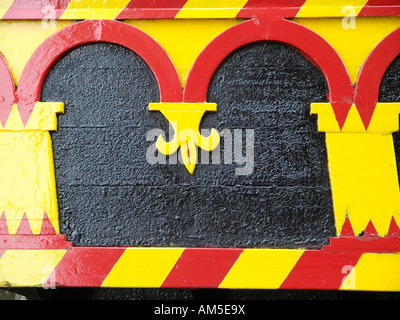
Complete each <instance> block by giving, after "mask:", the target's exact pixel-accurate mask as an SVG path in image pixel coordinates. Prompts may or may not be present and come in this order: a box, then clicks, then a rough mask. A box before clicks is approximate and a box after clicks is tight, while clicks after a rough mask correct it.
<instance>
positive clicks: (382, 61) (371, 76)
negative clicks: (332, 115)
mask: <svg viewBox="0 0 400 320" xmlns="http://www.w3.org/2000/svg"><path fill="white" fill-rule="evenodd" d="M399 54H400V28H398V29H396V30H394V31H393V32H391V33H389V34H388V35H387V36H386V37H385V38H383V39H382V40H381V41H380V42H379V43H378V44H377V45H376V47H375V48H374V49H373V50H372V51H371V52H370V54H369V55H368V57H367V59H366V60H365V61H364V63H363V65H362V67H361V69H360V72H359V73H358V79H357V84H356V89H355V97H354V100H355V105H356V107H357V110H358V112H359V114H360V117H361V119H362V121H363V123H364V126H365V128H368V126H369V124H370V122H371V119H372V115H373V113H374V110H375V106H376V103H377V102H378V97H379V89H380V86H381V82H382V78H383V76H384V74H385V72H386V70H387V68H388V67H389V66H390V64H391V63H392V62H393V60H394V59H396V57H397V56H398V55H399Z"/></svg>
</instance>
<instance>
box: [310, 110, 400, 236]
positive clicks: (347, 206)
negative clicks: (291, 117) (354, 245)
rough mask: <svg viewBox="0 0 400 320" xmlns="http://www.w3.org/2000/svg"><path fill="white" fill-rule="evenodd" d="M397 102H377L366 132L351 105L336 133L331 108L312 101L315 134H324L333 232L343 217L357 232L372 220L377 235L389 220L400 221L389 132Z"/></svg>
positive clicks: (395, 123) (393, 126) (394, 125)
mask: <svg viewBox="0 0 400 320" xmlns="http://www.w3.org/2000/svg"><path fill="white" fill-rule="evenodd" d="M399 112H400V103H378V104H377V108H376V112H375V113H374V116H373V117H372V120H371V125H370V127H368V130H365V128H364V126H363V124H362V122H361V118H360V116H359V114H358V112H357V109H356V108H355V106H354V105H353V106H352V108H351V109H350V112H349V116H348V117H347V120H346V122H345V125H344V126H343V130H340V129H339V126H338V125H337V122H336V120H335V117H334V114H333V110H332V106H331V105H330V104H329V103H314V104H312V107H311V113H315V114H318V128H319V131H322V132H326V147H327V153H328V165H329V173H330V178H331V186H332V196H333V206H334V211H335V223H336V230H337V233H338V234H340V231H341V228H342V226H343V223H344V221H345V218H346V215H347V216H348V217H349V219H350V222H351V224H352V226H353V229H354V232H355V233H356V234H360V233H361V232H362V231H363V230H364V229H365V227H366V225H367V224H368V222H369V221H370V220H371V221H372V222H373V224H374V226H375V228H376V229H377V231H378V233H379V234H380V235H381V236H384V235H386V233H387V231H388V228H389V225H390V221H391V218H392V216H393V217H394V218H395V219H396V221H397V223H399V222H400V192H399V181H398V176H397V164H396V156H395V153H394V145H393V138H392V132H395V131H397V130H398V128H399V124H398V121H399V120H398V115H399Z"/></svg>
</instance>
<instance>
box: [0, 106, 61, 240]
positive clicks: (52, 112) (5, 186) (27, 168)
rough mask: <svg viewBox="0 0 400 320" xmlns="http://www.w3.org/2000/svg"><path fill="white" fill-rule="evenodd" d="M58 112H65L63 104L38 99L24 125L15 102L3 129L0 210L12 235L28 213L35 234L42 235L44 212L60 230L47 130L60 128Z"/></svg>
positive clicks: (0, 140)
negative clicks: (3, 213)
mask: <svg viewBox="0 0 400 320" xmlns="http://www.w3.org/2000/svg"><path fill="white" fill-rule="evenodd" d="M58 112H63V104H62V103H57V102H56V103H54V102H38V103H37V104H36V106H35V108H34V109H33V112H32V115H31V118H30V119H29V121H28V123H27V126H26V128H24V126H23V124H22V120H21V117H20V115H19V112H18V108H17V106H16V105H14V107H13V109H12V111H11V113H10V116H9V118H8V120H7V122H6V124H5V126H4V128H0V211H4V212H5V215H6V219H7V225H8V230H9V232H10V234H15V233H16V232H17V230H18V227H19V225H20V222H21V218H22V217H23V215H24V214H25V213H26V215H27V217H28V220H29V223H30V226H31V229H32V232H33V234H39V233H40V229H41V226H42V219H43V216H44V213H45V212H46V213H47V215H48V217H49V219H50V221H51V222H52V224H53V226H54V228H55V230H56V232H57V233H58V232H59V223H58V204H57V192H56V183H55V176H54V166H53V149H52V144H51V138H50V134H49V132H48V130H56V129H57V118H56V113H58ZM0 127H1V126H0Z"/></svg>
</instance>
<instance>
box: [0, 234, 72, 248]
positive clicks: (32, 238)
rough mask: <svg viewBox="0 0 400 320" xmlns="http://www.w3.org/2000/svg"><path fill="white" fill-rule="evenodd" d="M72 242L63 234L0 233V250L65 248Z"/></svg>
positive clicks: (70, 245)
mask: <svg viewBox="0 0 400 320" xmlns="http://www.w3.org/2000/svg"><path fill="white" fill-rule="evenodd" d="M70 247H72V242H68V241H66V240H65V235H63V234H57V235H25V234H24V235H0V248H1V250H8V249H20V250H26V249H66V248H70Z"/></svg>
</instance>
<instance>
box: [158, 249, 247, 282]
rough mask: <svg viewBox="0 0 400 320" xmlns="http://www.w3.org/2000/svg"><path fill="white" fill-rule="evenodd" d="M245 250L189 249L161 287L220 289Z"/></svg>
mask: <svg viewBox="0 0 400 320" xmlns="http://www.w3.org/2000/svg"><path fill="white" fill-rule="evenodd" d="M242 252H243V249H235V248H229V249H219V248H187V249H185V251H184V252H183V253H182V255H181V256H180V258H179V259H178V261H177V262H176V264H175V266H174V267H173V268H172V270H171V272H170V273H169V274H168V276H167V278H166V279H165V281H164V283H163V284H162V285H161V287H164V288H166V287H174V288H218V286H219V284H220V283H221V282H222V280H224V278H225V276H226V275H227V274H228V272H229V270H230V269H231V268H232V266H233V264H234V263H235V262H236V260H237V259H238V258H239V256H240V254H241V253H242Z"/></svg>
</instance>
